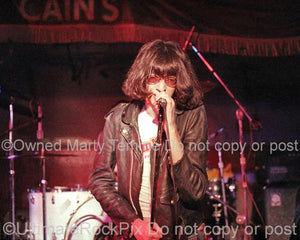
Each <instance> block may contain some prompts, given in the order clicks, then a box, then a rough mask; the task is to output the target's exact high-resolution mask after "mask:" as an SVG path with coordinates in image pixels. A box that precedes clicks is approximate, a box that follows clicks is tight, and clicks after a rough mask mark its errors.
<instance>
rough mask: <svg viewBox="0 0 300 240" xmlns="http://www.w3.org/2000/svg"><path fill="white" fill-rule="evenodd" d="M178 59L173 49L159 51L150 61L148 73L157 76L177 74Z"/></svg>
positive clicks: (178, 67)
mask: <svg viewBox="0 0 300 240" xmlns="http://www.w3.org/2000/svg"><path fill="white" fill-rule="evenodd" d="M180 65H181V64H180V61H179V60H178V56H177V55H176V53H175V52H173V51H166V52H163V51H162V52H159V53H157V54H156V56H155V57H154V59H153V61H151V62H150V66H149V68H150V74H156V75H159V76H164V75H167V76H177V74H178V71H179V69H180Z"/></svg>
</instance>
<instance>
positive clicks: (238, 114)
mask: <svg viewBox="0 0 300 240" xmlns="http://www.w3.org/2000/svg"><path fill="white" fill-rule="evenodd" d="M236 118H237V120H238V123H239V144H240V146H243V123H242V120H243V112H242V111H241V110H240V109H237V110H236ZM240 165H241V174H242V187H243V216H242V217H241V216H238V218H237V219H240V222H239V224H244V225H245V226H247V223H248V219H247V177H246V158H245V155H244V151H243V148H242V149H241V152H240ZM244 239H245V240H247V239H248V235H247V234H244Z"/></svg>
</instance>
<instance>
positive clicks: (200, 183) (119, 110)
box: [90, 101, 208, 239]
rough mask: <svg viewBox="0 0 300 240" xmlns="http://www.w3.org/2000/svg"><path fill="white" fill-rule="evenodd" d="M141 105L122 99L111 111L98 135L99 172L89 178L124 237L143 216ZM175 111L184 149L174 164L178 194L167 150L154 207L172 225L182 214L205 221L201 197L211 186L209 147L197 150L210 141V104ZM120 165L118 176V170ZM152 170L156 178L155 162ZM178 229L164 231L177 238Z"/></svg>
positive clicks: (187, 219) (163, 223)
mask: <svg viewBox="0 0 300 240" xmlns="http://www.w3.org/2000/svg"><path fill="white" fill-rule="evenodd" d="M142 106H143V103H141V102H137V101H135V102H131V103H121V104H119V105H117V106H116V107H115V108H113V109H112V110H111V111H110V112H109V113H108V114H107V115H106V123H105V127H104V129H103V132H102V134H100V136H99V139H98V144H99V146H100V147H101V149H99V151H98V153H97V154H96V157H95V162H94V172H93V173H92V174H91V177H90V190H91V192H92V194H93V195H94V196H95V198H96V199H97V200H98V201H99V202H100V204H101V206H102V208H103V210H104V211H105V212H106V213H107V214H108V215H109V216H110V217H111V219H112V220H113V222H114V223H115V224H116V225H119V226H120V225H122V228H123V231H122V234H123V235H124V236H125V235H127V234H129V233H130V226H131V223H132V222H133V221H134V220H135V219H136V218H142V213H141V209H140V206H139V192H140V187H141V181H142V170H143V158H142V152H141V142H140V136H139V132H138V124H137V119H138V114H139V113H140V111H141V107H142ZM176 114H177V118H176V121H177V126H178V132H179V135H180V137H181V140H182V143H183V144H184V148H185V149H184V156H183V157H182V159H181V160H180V161H179V162H177V163H176V164H175V165H173V171H174V181H175V184H176V186H177V193H176V195H175V194H174V189H173V182H172V177H171V174H170V164H169V161H168V160H169V154H167V151H165V153H163V154H162V156H163V158H162V159H161V161H160V163H161V164H160V171H159V177H158V184H157V186H158V189H157V194H156V195H157V199H156V207H155V213H156V214H155V221H156V222H157V223H158V225H160V226H167V227H168V229H172V226H174V224H177V223H178V219H180V222H181V224H191V225H193V224H194V223H195V222H196V223H199V222H201V220H202V214H201V211H199V200H201V198H202V197H203V196H204V194H205V191H206V188H207V185H208V181H207V175H206V151H198V150H197V147H198V148H199V145H197V144H199V143H205V142H206V141H207V124H206V113H205V108H204V106H203V105H201V106H199V107H197V108H195V109H193V110H187V111H179V110H176ZM164 149H165V150H167V149H166V148H164ZM152 161H153V160H152ZM152 163H153V162H152ZM152 163H151V166H153V164H152ZM116 164H117V180H116V176H115V174H114V170H113V169H114V167H115V165H116ZM151 173H152V174H151V176H152V180H153V167H152V169H151ZM116 181H117V182H118V188H117V189H116V187H115V185H116ZM151 182H153V181H151ZM174 195H175V196H174ZM173 199H177V200H176V201H175V202H176V209H177V210H178V216H177V223H175V222H174V220H175V216H174V201H172V200H173ZM126 226H129V229H128V230H129V231H125V230H124V229H125V228H126ZM166 229H167V228H166ZM173 234H174V232H172V231H171V230H170V231H169V233H168V234H167V233H165V234H164V235H165V236H164V239H175V237H174V236H173ZM127 237H128V235H127Z"/></svg>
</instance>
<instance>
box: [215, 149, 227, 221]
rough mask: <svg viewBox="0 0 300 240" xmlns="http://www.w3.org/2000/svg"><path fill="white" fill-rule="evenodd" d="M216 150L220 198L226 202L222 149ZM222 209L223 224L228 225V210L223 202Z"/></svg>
mask: <svg viewBox="0 0 300 240" xmlns="http://www.w3.org/2000/svg"><path fill="white" fill-rule="evenodd" d="M217 151H218V158H219V162H218V167H219V170H220V178H221V188H222V198H223V202H225V203H226V202H227V200H226V192H225V183H224V171H223V169H224V163H223V161H222V150H221V148H218V149H217ZM223 211H224V219H225V226H228V225H229V224H228V211H227V204H223Z"/></svg>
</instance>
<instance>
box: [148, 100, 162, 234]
mask: <svg viewBox="0 0 300 240" xmlns="http://www.w3.org/2000/svg"><path fill="white" fill-rule="evenodd" d="M163 118H164V108H163V106H161V104H160V106H159V113H158V129H157V138H156V141H155V142H154V144H153V149H154V161H155V162H154V180H153V186H152V201H151V217H150V226H151V228H153V224H154V219H155V206H156V190H157V181H158V175H159V165H160V164H159V163H160V158H161V156H162V151H163V144H162V133H163Z"/></svg>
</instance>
